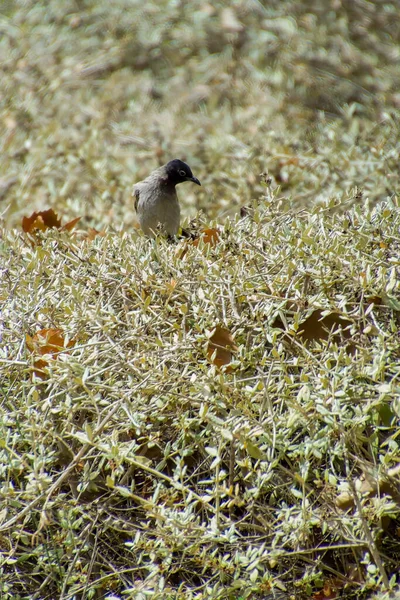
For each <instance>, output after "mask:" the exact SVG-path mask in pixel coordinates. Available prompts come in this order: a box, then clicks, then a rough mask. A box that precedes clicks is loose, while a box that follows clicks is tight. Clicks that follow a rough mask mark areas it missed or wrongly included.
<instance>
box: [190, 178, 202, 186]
mask: <svg viewBox="0 0 400 600" xmlns="http://www.w3.org/2000/svg"><path fill="white" fill-rule="evenodd" d="M188 181H193V183H197V185H201V183H200V181H199V180H198V179H197V177H189V179H188Z"/></svg>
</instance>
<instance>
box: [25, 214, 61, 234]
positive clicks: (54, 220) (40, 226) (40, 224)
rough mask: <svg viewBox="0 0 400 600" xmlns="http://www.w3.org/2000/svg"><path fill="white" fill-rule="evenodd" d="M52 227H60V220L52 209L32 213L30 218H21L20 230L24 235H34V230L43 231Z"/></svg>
mask: <svg viewBox="0 0 400 600" xmlns="http://www.w3.org/2000/svg"><path fill="white" fill-rule="evenodd" d="M52 227H55V228H56V229H59V228H60V227H61V219H59V218H58V216H57V213H55V212H54V210H53V209H52V208H49V209H48V210H42V211H40V212H34V213H32V214H31V216H30V217H23V218H22V229H23V230H24V231H25V233H34V232H35V231H36V230H39V231H45V230H46V229H50V228H52Z"/></svg>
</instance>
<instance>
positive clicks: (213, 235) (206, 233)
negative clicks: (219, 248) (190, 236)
mask: <svg viewBox="0 0 400 600" xmlns="http://www.w3.org/2000/svg"><path fill="white" fill-rule="evenodd" d="M200 240H202V241H203V243H204V244H210V245H211V246H213V247H214V246H216V245H217V244H218V242H219V240H220V236H219V231H218V229H216V228H215V227H211V228H210V229H203V231H202V232H201V234H200V237H198V238H197V239H195V240H193V246H196V247H197V246H198V245H199V244H200Z"/></svg>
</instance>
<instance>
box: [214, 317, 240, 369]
mask: <svg viewBox="0 0 400 600" xmlns="http://www.w3.org/2000/svg"><path fill="white" fill-rule="evenodd" d="M236 350H237V346H236V344H235V342H234V341H233V338H232V334H231V332H230V331H229V329H226V328H225V327H221V326H220V325H217V327H216V328H215V331H214V333H213V335H212V336H211V337H210V341H209V343H208V348H207V356H208V360H209V361H210V362H212V363H213V364H214V365H216V366H217V367H223V366H225V365H229V363H230V362H231V360H232V353H233V352H235V351H236ZM214 352H215V356H214Z"/></svg>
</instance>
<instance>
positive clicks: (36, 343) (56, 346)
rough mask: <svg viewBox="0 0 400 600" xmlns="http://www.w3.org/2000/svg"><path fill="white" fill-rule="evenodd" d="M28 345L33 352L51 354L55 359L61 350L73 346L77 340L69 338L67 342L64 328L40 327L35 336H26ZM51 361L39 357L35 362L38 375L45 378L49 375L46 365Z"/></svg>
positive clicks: (35, 371) (35, 370)
mask: <svg viewBox="0 0 400 600" xmlns="http://www.w3.org/2000/svg"><path fill="white" fill-rule="evenodd" d="M25 341H26V347H27V348H28V350H29V351H30V352H31V353H32V354H38V355H39V356H44V355H45V354H50V355H51V357H52V358H53V359H54V360H55V359H57V356H58V354H59V353H60V352H63V351H65V350H66V349H67V348H72V347H73V346H74V345H75V340H69V341H68V343H67V344H65V338H64V335H63V331H62V329H40V330H39V331H37V332H36V333H35V335H34V336H33V337H31V336H30V335H28V334H27V335H26V336H25ZM48 365H49V363H48V361H47V360H44V359H38V360H35V361H34V363H33V366H34V373H35V375H37V376H38V377H41V378H42V379H44V378H45V377H47V372H46V367H48Z"/></svg>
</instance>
